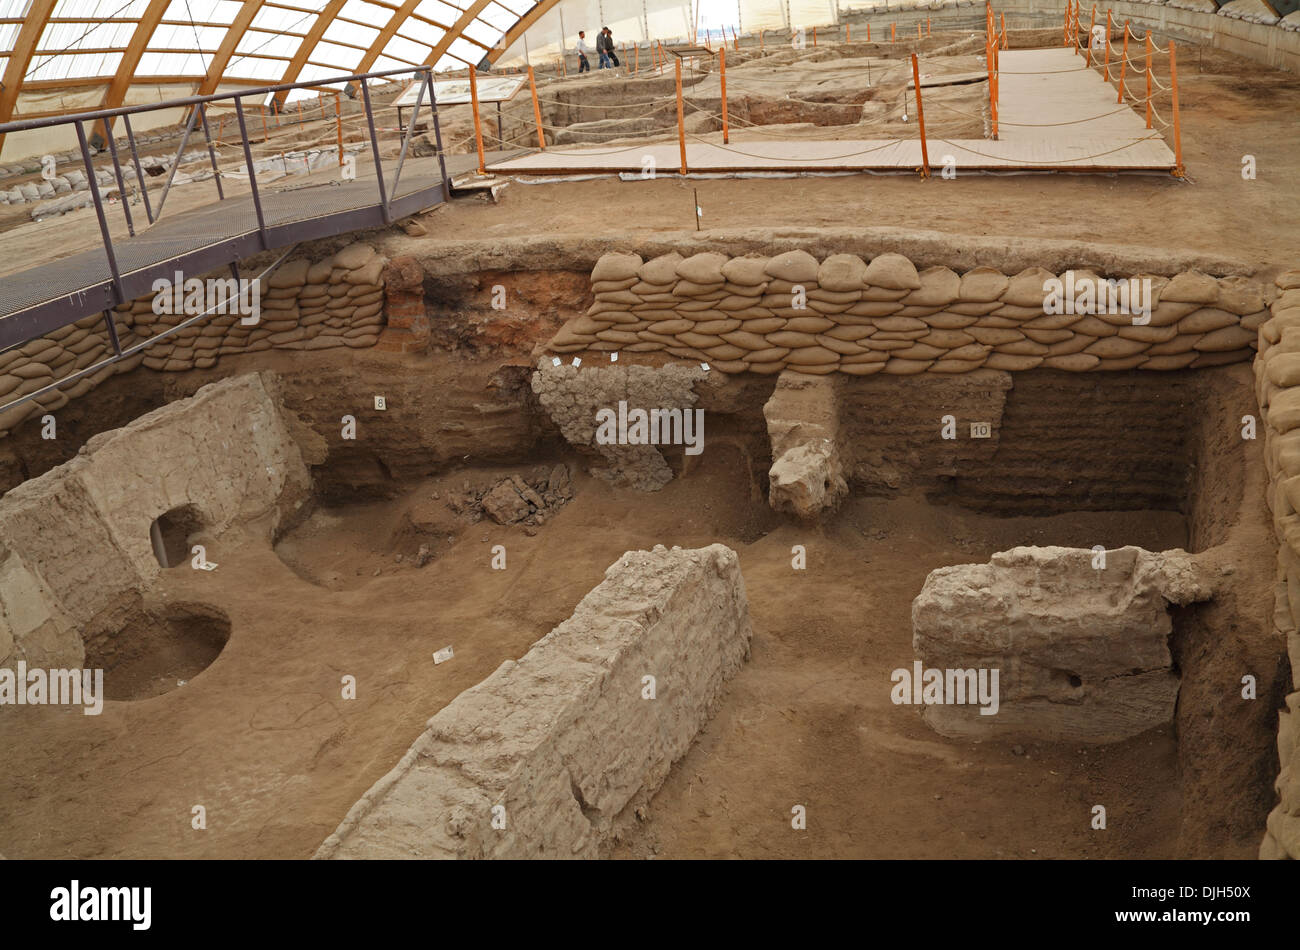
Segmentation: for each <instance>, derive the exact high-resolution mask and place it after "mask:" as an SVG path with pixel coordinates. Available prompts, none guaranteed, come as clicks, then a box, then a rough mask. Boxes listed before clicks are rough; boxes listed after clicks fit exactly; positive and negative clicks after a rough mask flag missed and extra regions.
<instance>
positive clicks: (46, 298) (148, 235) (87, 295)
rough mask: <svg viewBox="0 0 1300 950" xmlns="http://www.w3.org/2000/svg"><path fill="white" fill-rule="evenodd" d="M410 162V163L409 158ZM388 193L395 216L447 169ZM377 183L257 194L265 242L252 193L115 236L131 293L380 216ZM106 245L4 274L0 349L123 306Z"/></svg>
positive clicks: (430, 197) (425, 202) (432, 192)
mask: <svg viewBox="0 0 1300 950" xmlns="http://www.w3.org/2000/svg"><path fill="white" fill-rule="evenodd" d="M412 164H414V163H412ZM402 184H403V189H402V192H403V193H402V194H401V195H399V196H397V197H394V198H392V199H391V200H390V203H389V207H390V213H391V216H392V218H393V219H397V218H401V217H405V216H406V215H409V214H413V213H415V212H416V211H420V210H422V209H424V208H428V207H430V206H432V205H436V204H438V203H439V202H441V201H442V200H443V191H442V177H441V175H437V176H431V175H427V174H425V175H411V176H410V177H409V178H407V179H404V180H403V182H402ZM375 194H376V189H375V180H374V178H373V177H371V178H370V179H369V180H366V179H363V178H358V179H357V180H356V181H350V182H337V183H333V184H319V185H314V186H308V187H302V188H298V189H295V190H285V191H279V192H267V193H264V194H262V196H261V204H262V216H263V220H264V222H265V226H266V244H267V247H266V248H264V247H263V245H262V235H261V231H260V229H259V227H258V221H257V212H256V208H255V207H254V205H253V199H252V197H251V196H246V197H240V198H233V197H232V198H227V199H226V200H225V201H222V202H219V203H215V204H212V205H207V206H204V207H201V208H194V209H191V210H189V211H183V212H180V213H178V214H176V215H174V216H170V217H167V218H165V219H163V220H161V221H158V222H157V223H156V224H154V225H153V226H152V227H150V228H148V229H147V230H144V231H141V232H139V233H137V234H136V236H135V237H129V238H123V239H120V240H115V241H114V242H113V251H114V254H115V255H116V258H117V266H118V271H119V274H120V276H121V283H122V292H123V294H124V296H125V297H126V299H127V300H131V299H134V298H136V297H139V296H142V295H143V294H146V293H148V292H149V291H150V289H151V288H152V286H153V282H154V281H155V280H156V279H158V278H159V277H166V278H167V279H168V280H171V279H173V277H174V275H175V273H176V272H177V271H181V272H183V273H185V274H189V275H195V274H203V273H207V272H209V271H213V270H216V269H218V268H222V267H226V266H228V265H230V264H232V263H235V262H237V261H240V260H243V259H245V258H248V257H251V256H253V255H254V254H257V253H259V252H261V251H263V250H267V249H274V248H277V247H284V246H286V245H289V244H295V243H297V242H299V241H310V240H314V239H316V238H323V237H330V236H333V235H337V234H344V233H347V232H348V231H356V230H361V229H364V228H373V227H379V226H381V225H382V224H383V223H384V217H383V206H382V205H381V204H380V203H379V202H378V200H377V199H376V197H375ZM117 302H118V301H117V297H116V295H115V292H114V288H113V279H112V275H111V273H110V268H109V263H108V255H107V254H106V253H105V250H104V248H102V247H98V248H95V249H94V250H90V251H83V252H82V253H80V254H74V255H72V256H70V257H65V258H62V259H60V260H57V261H52V262H50V263H47V264H42V265H40V266H38V267H33V268H30V269H28V270H24V271H19V272H18V273H15V274H9V275H7V276H5V277H0V349H3V348H5V347H8V346H11V345H13V344H15V343H21V342H23V341H25V340H29V339H32V338H33V337H37V336H40V335H42V334H44V333H48V332H50V331H51V330H54V329H57V328H58V327H60V326H64V325H66V324H68V323H72V322H74V321H76V320H80V319H81V318H83V317H86V316H89V315H91V314H95V313H100V312H102V311H104V310H108V309H111V308H112V307H113V306H115V305H116V304H117Z"/></svg>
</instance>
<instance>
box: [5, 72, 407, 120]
mask: <svg viewBox="0 0 1300 950" xmlns="http://www.w3.org/2000/svg"><path fill="white" fill-rule="evenodd" d="M432 72H433V67H432V66H405V67H403V68H401V69H385V70H381V71H379V72H373V73H355V74H353V75H350V76H334V77H331V78H328V79H314V80H312V81H311V82H289V83H280V84H279V85H275V86H255V87H253V88H251V89H246V90H244V91H242V92H221V93H213V94H212V95H210V96H185V97H184V98H181V99H168V100H166V101H165V102H149V103H144V104H142V105H138V106H118V107H117V108H114V109H97V110H95V111H94V112H74V113H69V114H67V115H54V116H45V117H43V118H39V119H19V120H16V121H13V122H4V123H0V135H8V134H9V133H10V132H25V131H27V130H29V129H48V128H50V127H51V126H55V125H66V124H68V123H71V122H91V121H94V120H96V119H108V118H112V117H115V116H119V115H135V114H136V113H139V112H156V111H158V110H159V109H177V108H180V107H181V106H192V105H198V104H200V103H204V102H219V101H222V100H225V99H242V98H244V97H245V96H256V95H258V94H263V95H265V94H266V93H271V92H284V91H286V90H290V89H313V88H315V87H317V86H328V85H331V84H333V83H340V82H356V81H360V80H364V79H383V78H384V77H386V76H406V75H409V74H411V73H432Z"/></svg>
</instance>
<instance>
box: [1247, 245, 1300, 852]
mask: <svg viewBox="0 0 1300 950" xmlns="http://www.w3.org/2000/svg"><path fill="white" fill-rule="evenodd" d="M1277 286H1278V288H1279V290H1281V295H1280V296H1279V297H1277V299H1276V300H1274V301H1273V305H1272V308H1271V309H1272V315H1271V317H1270V318H1269V319H1268V321H1266V322H1265V323H1264V324H1263V326H1261V327H1260V329H1259V356H1258V358H1257V359H1256V360H1255V364H1254V370H1255V395H1256V397H1257V398H1258V400H1259V407H1260V412H1261V415H1262V421H1263V424H1262V430H1263V431H1262V435H1263V437H1264V458H1265V461H1266V464H1267V467H1268V476H1269V487H1268V495H1267V500H1268V505H1269V508H1270V509H1271V510H1272V512H1273V526H1274V529H1275V530H1276V532H1277V537H1278V541H1279V546H1278V569H1277V582H1276V583H1275V584H1274V611H1273V622H1274V625H1275V627H1276V628H1277V630H1278V631H1279V634H1280V635H1285V637H1286V643H1287V653H1288V654H1289V656H1290V660H1291V676H1292V686H1293V687H1294V688H1295V689H1296V692H1293V693H1292V694H1291V695H1290V696H1288V697H1287V707H1288V711H1284V712H1282V713H1281V714H1280V716H1279V719H1278V734H1277V747H1278V759H1279V761H1280V762H1281V766H1282V769H1281V773H1280V774H1279V775H1278V778H1277V783H1276V788H1277V791H1278V794H1279V802H1278V805H1277V807H1275V808H1274V809H1273V811H1272V812H1271V813H1270V814H1269V816H1268V822H1267V831H1266V832H1265V835H1264V841H1263V844H1262V845H1261V847H1260V857H1262V858H1287V857H1289V858H1292V859H1300V633H1298V632H1297V631H1300V270H1293V271H1290V272H1288V273H1286V274H1283V275H1282V276H1281V277H1279V278H1278V279H1277Z"/></svg>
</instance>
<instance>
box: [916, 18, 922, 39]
mask: <svg viewBox="0 0 1300 950" xmlns="http://www.w3.org/2000/svg"><path fill="white" fill-rule="evenodd" d="M916 38H917V39H918V40H919V39H920V38H921V21H920V20H917V21H916Z"/></svg>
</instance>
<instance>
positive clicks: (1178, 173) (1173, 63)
mask: <svg viewBox="0 0 1300 950" xmlns="http://www.w3.org/2000/svg"><path fill="white" fill-rule="evenodd" d="M1169 85H1170V86H1171V89H1170V92H1169V94H1170V95H1171V96H1173V99H1174V177H1175V178H1182V177H1183V132H1182V124H1181V122H1180V120H1179V116H1178V51H1177V49H1176V48H1175V46H1174V41H1173V40H1170V41H1169Z"/></svg>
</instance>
